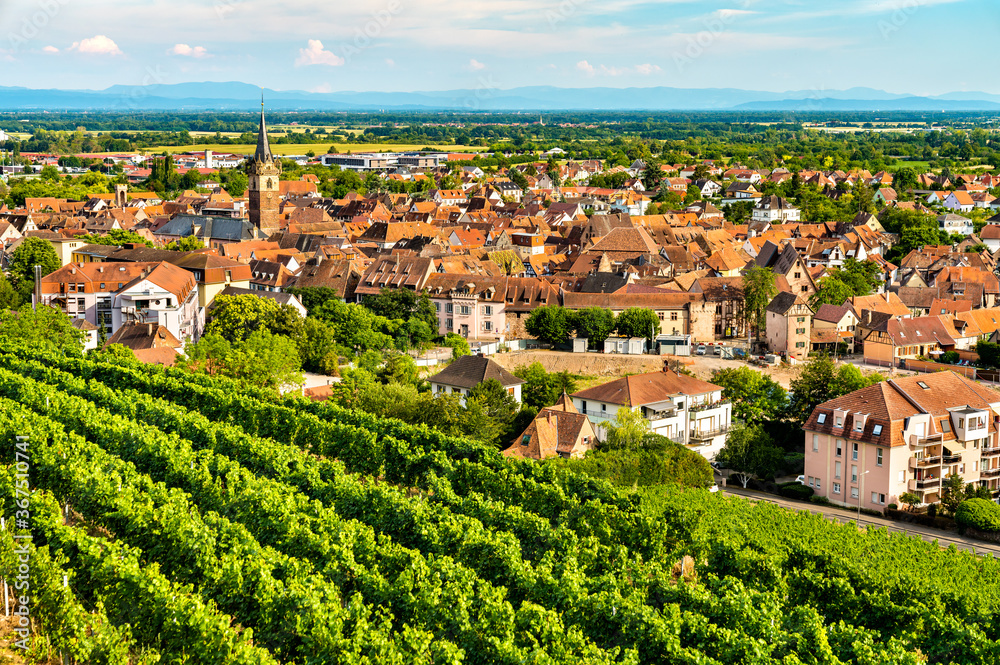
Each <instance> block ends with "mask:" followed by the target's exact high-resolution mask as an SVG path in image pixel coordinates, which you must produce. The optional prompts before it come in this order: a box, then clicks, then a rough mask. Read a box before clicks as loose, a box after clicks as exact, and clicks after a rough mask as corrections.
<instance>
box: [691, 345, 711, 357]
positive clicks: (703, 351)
mask: <svg viewBox="0 0 1000 665" xmlns="http://www.w3.org/2000/svg"><path fill="white" fill-rule="evenodd" d="M694 352H695V353H696V354H697V355H699V356H703V355H705V354H706V353H708V349H707V348H706V347H705V345H704V344H699V345H698V348H697V349H695V351H694Z"/></svg>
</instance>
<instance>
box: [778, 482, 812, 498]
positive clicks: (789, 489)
mask: <svg viewBox="0 0 1000 665" xmlns="http://www.w3.org/2000/svg"><path fill="white" fill-rule="evenodd" d="M778 494H780V495H781V496H786V497H788V498H790V499H799V500H800V501H809V500H810V499H811V498H812V495H813V494H815V492H813V488H811V487H807V486H805V485H800V484H799V483H794V482H793V483H785V484H783V485H779V486H778Z"/></svg>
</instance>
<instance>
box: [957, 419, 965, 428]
mask: <svg viewBox="0 0 1000 665" xmlns="http://www.w3.org/2000/svg"><path fill="white" fill-rule="evenodd" d="M958 426H959V427H965V418H959V419H958Z"/></svg>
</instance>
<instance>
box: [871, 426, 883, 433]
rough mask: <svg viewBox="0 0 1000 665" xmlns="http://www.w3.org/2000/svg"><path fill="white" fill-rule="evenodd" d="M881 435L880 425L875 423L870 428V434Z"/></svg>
mask: <svg viewBox="0 0 1000 665" xmlns="http://www.w3.org/2000/svg"><path fill="white" fill-rule="evenodd" d="M881 435H882V426H881V425H875V427H874V428H873V429H872V436H881Z"/></svg>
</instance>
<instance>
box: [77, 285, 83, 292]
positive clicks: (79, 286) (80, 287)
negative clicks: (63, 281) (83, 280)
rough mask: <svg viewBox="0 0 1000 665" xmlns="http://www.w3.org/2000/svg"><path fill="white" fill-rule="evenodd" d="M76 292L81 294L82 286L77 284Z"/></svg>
mask: <svg viewBox="0 0 1000 665" xmlns="http://www.w3.org/2000/svg"><path fill="white" fill-rule="evenodd" d="M76 290H77V291H79V292H80V293H83V284H77V285H76Z"/></svg>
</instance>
